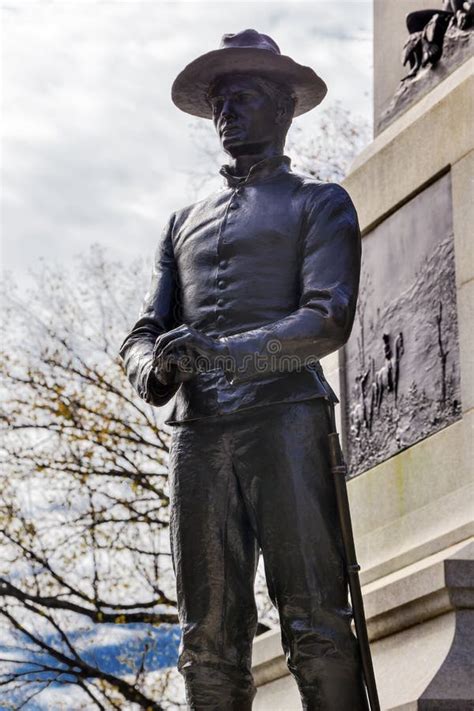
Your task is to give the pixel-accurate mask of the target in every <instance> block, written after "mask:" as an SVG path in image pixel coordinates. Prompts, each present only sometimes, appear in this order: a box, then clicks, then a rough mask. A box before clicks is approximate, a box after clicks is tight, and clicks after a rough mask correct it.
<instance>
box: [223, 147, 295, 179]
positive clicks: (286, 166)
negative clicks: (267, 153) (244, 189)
mask: <svg viewBox="0 0 474 711" xmlns="http://www.w3.org/2000/svg"><path fill="white" fill-rule="evenodd" d="M290 165H291V158H289V157H288V156H284V155H281V156H272V157H271V158H264V159H263V160H260V161H258V163H255V164H254V165H253V166H252V167H251V168H250V170H249V172H248V174H247V175H244V176H238V175H234V174H233V173H232V169H231V168H230V166H229V165H223V166H222V168H221V169H220V170H219V173H220V174H221V175H223V176H224V179H225V181H226V183H227V185H228V186H229V187H234V186H236V185H250V184H253V183H257V182H260V181H261V180H267V179H268V178H272V177H273V176H274V175H277V174H278V173H282V172H288V171H289V170H290Z"/></svg>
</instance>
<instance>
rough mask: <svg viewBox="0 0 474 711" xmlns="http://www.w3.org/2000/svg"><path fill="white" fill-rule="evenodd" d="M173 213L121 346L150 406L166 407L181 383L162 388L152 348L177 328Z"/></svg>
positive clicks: (130, 375) (131, 374) (134, 380)
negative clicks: (131, 324) (148, 281)
mask: <svg viewBox="0 0 474 711" xmlns="http://www.w3.org/2000/svg"><path fill="white" fill-rule="evenodd" d="M174 220H175V214H174V213H173V214H172V215H171V217H170V219H169V220H168V224H167V225H166V227H165V228H164V230H163V232H162V233H161V236H160V239H159V242H158V246H157V248H156V252H155V260H154V264H153V272H152V278H151V284H150V288H149V289H148V292H147V294H146V296H145V300H144V302H143V305H142V308H141V310H140V313H139V315H138V320H137V322H136V323H135V325H134V326H133V328H132V330H131V331H130V333H129V334H128V336H127V337H126V338H125V340H124V341H123V343H122V345H121V346H120V351H119V353H120V357H121V358H122V361H123V364H124V367H125V372H126V373H127V377H128V379H129V380H130V382H131V384H132V385H133V387H134V388H135V390H136V391H137V393H138V395H139V396H140V397H141V398H142V399H143V400H145V401H146V402H148V403H150V404H151V405H155V406H157V407H158V406H161V405H165V404H166V403H167V402H168V400H170V399H171V398H172V397H173V395H174V394H175V392H176V391H177V390H178V388H179V385H180V383H176V384H170V385H165V384H163V383H161V382H160V381H159V380H158V379H157V377H156V376H155V374H154V372H153V347H154V345H155V341H156V339H157V337H158V336H160V335H161V334H162V333H165V332H166V331H169V330H171V329H172V328H174V327H176V326H177V325H178V323H177V321H176V317H177V310H178V304H179V296H178V289H179V284H178V275H177V268H176V263H175V259H174V253H173V244H172V231H173V225H174Z"/></svg>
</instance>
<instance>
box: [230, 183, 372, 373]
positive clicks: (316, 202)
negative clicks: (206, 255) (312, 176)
mask: <svg viewBox="0 0 474 711" xmlns="http://www.w3.org/2000/svg"><path fill="white" fill-rule="evenodd" d="M303 189H304V190H306V189H308V193H309V195H308V197H307V198H306V203H305V218H304V222H303V227H302V232H301V235H300V239H301V243H300V254H301V265H300V284H301V292H300V302H299V306H298V308H297V309H296V310H295V311H293V312H292V313H290V314H289V315H288V316H285V317H284V318H282V319H279V320H278V321H274V322H272V323H269V324H266V325H264V326H261V327H259V328H255V329H252V330H250V331H245V332H242V333H237V334H233V335H231V336H224V337H222V338H220V339H219V340H220V341H221V342H222V343H223V344H224V345H225V350H226V351H227V356H228V357H227V359H226V360H227V361H228V363H229V369H227V366H226V374H227V377H228V378H229V380H230V381H231V382H232V383H239V382H244V381H247V380H251V379H253V378H255V377H259V376H260V377H261V376H262V375H263V374H264V373H273V372H275V373H277V372H282V371H289V370H296V369H298V368H299V367H301V366H304V365H305V364H308V363H309V362H310V361H311V360H319V359H320V358H323V357H324V356H326V355H328V354H329V353H332V352H333V351H335V350H337V349H338V348H340V347H341V346H342V345H343V344H344V343H345V342H346V341H347V339H348V338H349V335H350V332H351V329H352V324H353V321H354V316H355V308H356V301H357V294H358V288H359V278H360V263H361V235H360V230H359V223H358V219H357V213H356V210H355V208H354V205H353V203H352V200H351V198H350V197H349V195H348V193H347V192H346V190H345V189H344V188H342V187H341V186H340V185H337V184H335V183H329V184H321V183H320V184H316V183H315V184H311V185H307V186H305V187H304V188H303ZM264 361H265V367H264V368H262V363H263V362H264Z"/></svg>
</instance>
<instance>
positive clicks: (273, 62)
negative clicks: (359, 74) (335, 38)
mask: <svg viewBox="0 0 474 711" xmlns="http://www.w3.org/2000/svg"><path fill="white" fill-rule="evenodd" d="M224 74H253V75H256V76H261V77H265V78H268V79H273V80H275V81H277V82H279V83H280V84H284V85H285V86H288V87H289V88H290V89H291V91H292V93H293V95H294V96H295V98H296V106H295V112H294V116H300V115H301V114H304V113H306V111H310V109H313V108H314V107H315V106H317V105H318V104H320V103H321V101H322V100H323V99H324V97H325V96H326V93H327V86H326V84H325V83H324V81H323V80H322V79H321V78H320V77H318V75H317V74H316V72H315V71H314V70H313V69H311V68H310V67H305V66H303V65H302V64H298V63H297V62H295V61H294V60H293V59H291V57H287V56H285V55H284V54H281V52H280V49H279V47H278V45H277V43H276V42H275V41H274V40H273V39H272V38H271V37H269V36H268V35H262V34H260V32H257V31H256V30H244V31H243V32H237V33H236V34H227V35H224V36H223V37H222V41H221V45H220V48H219V49H215V50H213V51H211V52H207V53H206V54H203V55H201V56H200V57H198V58H197V59H195V60H194V61H193V62H191V63H190V64H188V65H187V66H186V67H185V68H184V69H183V71H182V72H181V73H180V74H178V76H177V77H176V79H175V80H174V82H173V86H172V88H171V98H172V99H173V102H174V103H175V104H176V106H177V107H178V108H179V109H181V110H182V111H186V113H188V114H193V115H194V116H201V117H202V118H208V119H210V118H212V110H211V107H210V105H209V103H208V102H207V99H206V92H207V90H208V88H209V84H210V83H211V82H212V81H213V80H214V79H216V77H218V76H222V75H224Z"/></svg>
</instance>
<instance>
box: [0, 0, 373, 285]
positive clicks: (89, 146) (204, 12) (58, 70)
mask: <svg viewBox="0 0 474 711" xmlns="http://www.w3.org/2000/svg"><path fill="white" fill-rule="evenodd" d="M371 12H372V10H371V2H369V0H367V1H366V2H356V1H354V2H348V1H346V2H340V1H339V0H325V1H324V2H323V1H322V0H321V1H319V2H318V1H316V2H315V1H311V2H296V1H293V2H231V1H230V0H229V1H227V2H222V1H220V2H202V1H199V0H196V1H195V2H175V3H164V2H143V1H140V0H136V1H135V2H125V1H121V0H115V2H84V0H80V1H79V0H77V1H75V0H67V1H65V2H61V3H59V2H36V3H35V2H31V3H20V2H17V3H14V2H11V3H10V4H9V5H4V7H3V94H2V103H3V106H2V114H3V143H2V148H3V176H2V185H3V206H2V245H3V261H4V264H5V266H6V267H7V268H10V269H13V270H14V271H15V272H16V273H17V274H18V276H19V277H20V278H21V276H22V274H24V271H25V269H26V268H28V267H32V266H33V267H34V266H35V264H36V262H37V260H38V259H39V258H40V257H41V256H43V257H46V258H47V259H58V260H62V261H68V260H69V259H70V257H71V255H72V254H74V253H77V252H79V251H81V250H82V249H84V248H86V247H87V246H88V245H90V244H91V243H93V242H100V243H102V244H104V245H106V247H107V248H108V249H109V250H110V252H111V253H112V254H113V256H122V257H123V258H125V259H130V258H133V257H135V256H139V255H143V256H144V257H147V258H149V257H150V255H151V254H152V252H153V249H154V242H155V239H156V235H157V233H158V232H159V231H161V229H162V227H163V225H164V223H165V221H166V218H167V217H168V215H169V213H170V212H171V211H173V210H175V209H177V208H179V207H180V206H182V205H185V204H187V203H189V202H191V201H192V200H193V195H192V193H191V191H190V185H189V182H188V180H187V176H186V171H187V170H189V169H194V168H195V167H196V166H195V163H196V160H197V153H196V151H195V146H194V145H193V140H192V137H191V136H190V132H189V125H190V123H191V122H192V119H191V118H190V117H188V116H187V115H186V114H183V113H181V112H180V111H178V110H177V109H176V108H175V107H174V105H173V104H172V102H171V99H170V87H171V84H172V81H173V79H174V77H175V76H176V75H177V73H178V72H179V71H180V70H181V69H182V68H183V67H184V65H185V64H186V63H187V62H189V61H191V60H192V59H194V58H195V57H196V56H198V55H199V54H201V53H203V52H206V51H208V50H210V49H214V48H215V47H217V46H218V44H219V42H220V38H221V36H222V34H224V33H225V32H234V31H239V30H241V29H244V28H246V27H255V28H256V29H258V30H259V31H261V32H266V33H268V34H271V35H272V36H273V37H274V38H275V40H276V41H277V42H278V44H279V45H280V48H281V50H282V52H283V53H284V54H289V55H291V56H292V57H293V58H294V59H296V60H297V61H300V62H301V63H303V64H308V65H310V66H313V67H314V68H315V69H316V71H318V73H319V74H320V75H321V76H323V78H324V79H325V80H326V82H327V83H328V85H329V95H328V97H329V98H328V100H327V101H334V100H340V101H341V102H342V103H343V104H344V105H345V106H348V107H350V108H352V109H353V110H354V111H356V112H358V113H364V114H366V115H367V116H369V115H370V112H371V84H372V80H371V71H372V67H371V64H372V58H371V31H372V30H371ZM313 116H314V114H313ZM313 116H312V114H311V113H310V114H308V115H306V116H304V117H301V118H299V119H298V121H299V122H300V125H302V126H303V125H305V126H310V125H311V121H312V120H313ZM224 160H225V158H224V156H223V162H224Z"/></svg>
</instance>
